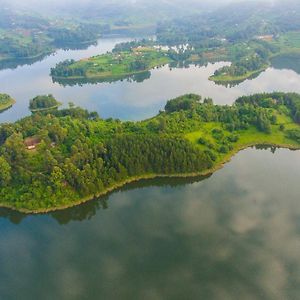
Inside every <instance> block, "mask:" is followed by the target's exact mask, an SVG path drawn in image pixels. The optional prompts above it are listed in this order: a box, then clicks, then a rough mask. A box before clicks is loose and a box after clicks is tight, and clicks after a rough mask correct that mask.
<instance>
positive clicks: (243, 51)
mask: <svg viewBox="0 0 300 300" xmlns="http://www.w3.org/2000/svg"><path fill="white" fill-rule="evenodd" d="M233 12H234V13H233ZM299 20H300V15H299V4H298V3H296V2H289V4H288V5H286V6H285V7H283V6H282V4H281V3H279V2H277V3H275V4H273V5H269V4H261V5H259V6H258V5H257V4H256V3H240V4H237V3H235V4H232V5H229V6H227V7H224V8H222V10H221V9H220V10H215V11H212V12H211V13H207V14H205V15H199V16H197V15H195V16H191V17H184V18H176V19H174V20H172V21H166V22H162V23H160V24H159V25H158V29H157V41H158V43H160V44H162V45H173V46H177V47H178V48H179V50H180V51H179V52H180V56H181V57H182V60H184V61H187V62H189V63H191V62H200V63H201V62H202V63H205V62H207V61H210V62H214V61H221V60H223V61H225V60H226V61H230V62H232V64H231V66H229V67H224V68H221V69H220V70H217V71H216V72H215V74H214V75H213V76H211V77H210V79H211V80H213V81H215V82H216V83H218V84H236V83H240V82H242V81H244V80H246V79H247V78H253V77H255V76H257V75H259V74H260V73H261V72H262V71H264V70H265V69H266V68H267V67H268V66H270V64H271V59H272V58H273V57H275V56H278V55H282V54H288V53H294V54H295V53H296V54H300V35H299V32H300V23H299ZM237 24H238V26H237ZM183 45H185V48H183Z"/></svg>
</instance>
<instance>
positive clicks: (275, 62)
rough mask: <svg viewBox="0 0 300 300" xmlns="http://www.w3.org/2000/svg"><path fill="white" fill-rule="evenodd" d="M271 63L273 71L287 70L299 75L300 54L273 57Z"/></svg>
mask: <svg viewBox="0 0 300 300" xmlns="http://www.w3.org/2000/svg"><path fill="white" fill-rule="evenodd" d="M271 63H272V67H274V68H275V69H279V70H283V69H289V70H293V71H295V72H296V73H298V74H300V54H289V55H280V56H277V57H274V58H273V59H272V60H271Z"/></svg>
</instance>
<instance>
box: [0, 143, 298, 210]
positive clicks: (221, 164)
mask: <svg viewBox="0 0 300 300" xmlns="http://www.w3.org/2000/svg"><path fill="white" fill-rule="evenodd" d="M255 146H269V147H276V148H281V149H290V150H300V145H299V146H296V145H292V144H272V143H262V142H260V143H255V142H253V143H249V144H245V145H242V146H240V147H238V148H236V149H234V150H232V152H230V153H228V155H226V156H225V157H224V159H223V160H221V161H219V162H218V163H217V164H216V165H214V166H213V167H212V168H210V169H207V170H203V171H199V172H194V173H178V174H145V175H141V176H135V177H131V178H127V179H126V180H123V181H122V182H119V183H115V184H114V185H113V186H111V187H107V188H106V189H105V190H103V191H102V192H99V193H98V194H96V195H89V196H86V197H84V198H82V199H80V200H78V201H75V202H74V203H72V204H67V205H62V206H58V207H53V208H47V209H36V210H29V209H25V208H20V209H17V208H15V207H13V206H11V205H6V204H1V203H0V208H5V209H10V210H12V211H15V212H19V213H23V214H27V215H42V214H48V213H51V212H56V211H62V210H65V209H68V208H72V207H75V206H79V205H82V204H84V203H87V202H89V201H93V200H96V199H97V198H100V197H103V196H106V195H107V194H109V193H112V192H114V191H116V190H117V189H119V188H122V187H124V186H126V185H128V184H130V183H134V182H138V181H140V180H148V179H155V178H188V177H191V178H192V177H198V176H207V175H212V174H214V173H215V172H217V171H219V170H221V169H222V168H223V167H224V166H225V165H226V164H227V163H229V162H230V161H231V160H232V158H233V157H234V156H236V155H237V154H238V153H239V152H241V151H243V150H245V149H248V148H251V147H255Z"/></svg>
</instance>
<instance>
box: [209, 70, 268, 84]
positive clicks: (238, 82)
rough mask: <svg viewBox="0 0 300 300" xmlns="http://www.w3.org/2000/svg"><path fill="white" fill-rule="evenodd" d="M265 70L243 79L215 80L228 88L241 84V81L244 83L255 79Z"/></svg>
mask: <svg viewBox="0 0 300 300" xmlns="http://www.w3.org/2000/svg"><path fill="white" fill-rule="evenodd" d="M263 72H264V71H259V72H257V73H255V74H253V75H251V76H249V77H247V78H245V79H242V80H231V81H214V82H215V84H216V85H222V86H225V87H226V88H233V87H235V86H238V85H240V84H241V83H243V82H244V81H246V80H253V79H255V78H257V77H258V76H259V75H260V74H261V73H263Z"/></svg>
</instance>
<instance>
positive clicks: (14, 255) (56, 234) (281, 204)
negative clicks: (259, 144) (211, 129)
mask: <svg viewBox="0 0 300 300" xmlns="http://www.w3.org/2000/svg"><path fill="white" fill-rule="evenodd" d="M299 177H300V155H299V152H292V151H289V150H277V151H276V152H275V153H272V152H271V151H270V150H254V149H248V150H245V151H242V152H240V153H239V154H238V155H237V156H235V157H234V158H233V160H232V162H230V163H229V164H227V165H226V166H225V167H224V168H223V169H222V170H220V171H218V172H217V173H215V174H214V175H213V176H211V177H209V178H205V179H204V178H196V179H190V180H188V179H185V180H183V179H177V180H176V179H173V180H167V179H164V180H150V181H142V182H140V183H139V184H132V185H129V186H127V187H126V188H124V189H121V190H120V191H118V192H114V193H112V194H111V195H110V196H108V197H107V198H103V199H100V200H96V201H92V202H90V203H88V204H86V205H83V206H80V207H77V208H73V209H69V210H66V211H62V212H57V213H52V214H50V215H42V216H27V217H26V216H24V215H21V214H17V213H12V212H10V211H6V210H2V211H1V216H2V218H0V239H1V242H0V265H1V268H0V282H1V285H0V298H1V299H5V300H12V299H22V300H27V299H28V300H29V299H30V300H32V299H45V300H47V299H49V300H52V299H63V300H64V299H80V300H84V299H86V300H91V299H130V300H131V299H164V300H165V299H179V300H181V299H220V300H224V299H262V300H268V299H270V300H276V299H278V300H282V299H291V300H292V299H293V300H294V299H299V297H300V259H299V253H300V222H299V220H300V202H299Z"/></svg>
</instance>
